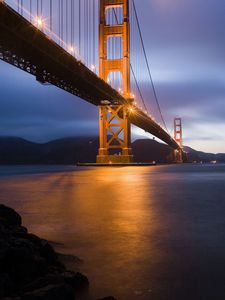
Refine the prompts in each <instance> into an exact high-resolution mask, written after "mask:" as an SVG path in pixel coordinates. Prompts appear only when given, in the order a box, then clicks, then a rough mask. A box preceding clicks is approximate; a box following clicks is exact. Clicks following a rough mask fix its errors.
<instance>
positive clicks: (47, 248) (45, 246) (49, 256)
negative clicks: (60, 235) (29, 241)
mask: <svg viewBox="0 0 225 300" xmlns="http://www.w3.org/2000/svg"><path fill="white" fill-rule="evenodd" d="M40 255H41V256H42V257H44V258H45V259H46V261H47V262H48V263H49V264H55V263H58V257H57V254H56V252H55V250H54V249H53V247H52V246H51V245H50V244H49V243H47V242H45V241H44V242H43V243H42V247H41V249H40Z"/></svg>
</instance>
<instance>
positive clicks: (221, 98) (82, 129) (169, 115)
mask: <svg viewBox="0 0 225 300" xmlns="http://www.w3.org/2000/svg"><path fill="white" fill-rule="evenodd" d="M136 7H137V11H138V14H139V16H140V25H141V28H142V33H143V38H144V42H145V46H146V52H147V56H148V58H149V62H150V67H151V71H152V76H153V80H154V83H155V87H156V91H157V94H158V98H159V102H160V104H161V107H162V112H163V115H164V117H165V119H166V123H167V125H168V128H169V130H170V131H172V124H173V118H174V117H177V116H179V117H181V118H182V121H183V131H184V144H185V145H188V146H190V147H192V148H195V149H197V150H202V151H207V152H214V153H218V152H225V18H224V16H225V1H224V0H141V1H140V0H136ZM0 76H1V80H0V136H3V135H4V136H19V137H23V138H26V139H28V140H32V141H37V142H46V141H48V140H52V139H56V138H61V137H67V136H70V137H71V136H83V135H86V136H97V135H98V109H97V108H96V107H95V106H92V105H91V104H89V103H86V102H85V101H83V100H81V99H78V98H77V97H74V96H72V95H70V94H68V93H66V92H64V91H62V90H59V89H58V88H56V87H54V86H50V85H48V86H43V85H41V84H40V83H38V82H37V81H35V78H34V77H33V76H30V75H28V74H26V73H24V72H23V71H20V70H18V69H16V68H15V67H12V66H10V65H8V64H6V63H5V62H2V61H0ZM146 80H147V79H146ZM132 133H133V134H132V136H133V139H135V138H140V137H141V138H143V137H144V136H147V137H151V135H149V134H148V135H146V134H145V133H144V132H142V131H141V130H140V129H137V128H133V129H132Z"/></svg>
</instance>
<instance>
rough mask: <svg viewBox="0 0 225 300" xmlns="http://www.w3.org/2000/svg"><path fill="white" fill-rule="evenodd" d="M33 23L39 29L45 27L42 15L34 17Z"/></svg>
mask: <svg viewBox="0 0 225 300" xmlns="http://www.w3.org/2000/svg"><path fill="white" fill-rule="evenodd" d="M35 23H36V26H37V27H38V28H39V29H43V28H44V27H45V22H44V19H43V18H42V17H36V20H35Z"/></svg>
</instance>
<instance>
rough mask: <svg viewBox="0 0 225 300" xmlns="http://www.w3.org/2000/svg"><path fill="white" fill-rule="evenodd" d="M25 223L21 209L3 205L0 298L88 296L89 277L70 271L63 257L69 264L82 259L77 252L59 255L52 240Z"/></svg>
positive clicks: (29, 299) (47, 299) (50, 299)
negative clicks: (29, 228) (28, 228)
mask: <svg viewBox="0 0 225 300" xmlns="http://www.w3.org/2000/svg"><path fill="white" fill-rule="evenodd" d="M21 224H22V220H21V217H20V215H19V214H18V213H17V212H15V211H14V210H13V209H11V208H9V207H6V206H4V205H0V299H3V300H75V299H81V298H82V299H84V298H85V299H88V291H89V281H88V278H87V277H86V276H84V275H82V274H81V273H79V272H77V273H76V272H72V271H68V270H67V269H66V267H65V265H64V264H63V263H61V262H60V259H59V258H64V259H65V261H67V262H68V266H71V262H73V263H74V264H78V263H81V261H80V260H79V259H78V258H76V257H74V256H68V255H61V256H58V254H57V253H56V252H55V250H54V248H53V247H52V246H51V245H50V244H49V242H47V241H46V240H43V239H41V238H39V237H38V236H36V235H34V234H30V233H29V232H28V231H27V229H26V228H25V227H23V226H22V225H21ZM102 300H115V298H113V297H107V298H104V299H102Z"/></svg>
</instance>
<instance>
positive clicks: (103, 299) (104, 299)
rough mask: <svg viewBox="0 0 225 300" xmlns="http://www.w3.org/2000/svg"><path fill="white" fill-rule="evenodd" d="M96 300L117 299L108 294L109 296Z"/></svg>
mask: <svg viewBox="0 0 225 300" xmlns="http://www.w3.org/2000/svg"><path fill="white" fill-rule="evenodd" d="M97 300H117V299H116V298H114V297H111V296H110V297H105V298H102V299H97Z"/></svg>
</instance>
